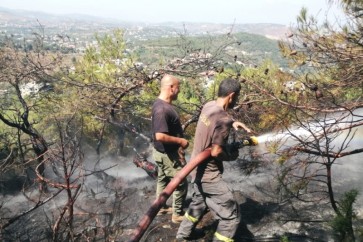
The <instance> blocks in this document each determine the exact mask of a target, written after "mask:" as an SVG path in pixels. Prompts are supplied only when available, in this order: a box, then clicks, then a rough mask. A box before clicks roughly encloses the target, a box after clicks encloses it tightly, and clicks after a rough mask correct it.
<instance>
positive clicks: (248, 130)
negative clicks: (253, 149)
mask: <svg viewBox="0 0 363 242" xmlns="http://www.w3.org/2000/svg"><path fill="white" fill-rule="evenodd" d="M232 126H233V128H234V129H235V130H238V129H239V128H242V129H244V130H245V131H246V132H247V133H248V134H249V133H252V130H251V129H249V128H247V126H246V125H245V124H244V123H242V122H238V121H234V122H233V124H232Z"/></svg>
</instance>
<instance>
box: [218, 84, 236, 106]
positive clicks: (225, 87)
mask: <svg viewBox="0 0 363 242" xmlns="http://www.w3.org/2000/svg"><path fill="white" fill-rule="evenodd" d="M240 91H241V84H240V83H239V81H238V80H235V79H231V78H227V79H224V80H223V81H222V82H221V84H219V89H218V97H221V98H226V97H228V98H229V100H228V101H229V103H228V108H233V107H234V105H236V103H237V100H238V97H239V93H240Z"/></svg>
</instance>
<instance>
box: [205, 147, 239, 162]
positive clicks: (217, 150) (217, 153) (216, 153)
mask: <svg viewBox="0 0 363 242" xmlns="http://www.w3.org/2000/svg"><path fill="white" fill-rule="evenodd" d="M238 155H239V152H238V150H234V151H233V152H232V153H231V154H229V153H227V152H226V150H224V149H223V147H222V146H220V145H217V144H212V149H211V156H212V157H214V158H216V159H218V160H222V161H232V160H236V159H237V158H238Z"/></svg>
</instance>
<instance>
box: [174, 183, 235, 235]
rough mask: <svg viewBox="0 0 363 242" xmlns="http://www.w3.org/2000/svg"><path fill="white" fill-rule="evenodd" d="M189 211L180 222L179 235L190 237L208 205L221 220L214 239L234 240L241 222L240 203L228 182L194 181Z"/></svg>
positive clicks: (215, 216)
mask: <svg viewBox="0 0 363 242" xmlns="http://www.w3.org/2000/svg"><path fill="white" fill-rule="evenodd" d="M193 188H194V192H193V197H192V201H191V203H190V205H189V208H188V211H187V213H186V214H185V217H184V220H183V222H182V223H181V224H180V227H179V230H178V233H177V234H178V235H179V236H183V237H188V236H189V235H190V234H191V233H192V231H193V229H194V227H195V226H196V224H197V222H198V221H199V219H200V218H201V217H202V216H203V214H204V212H205V210H206V209H207V207H208V208H209V210H210V211H211V212H212V214H213V216H214V218H215V219H216V220H218V221H219V223H218V227H217V230H216V233H215V236H214V241H233V240H232V238H233V237H234V235H235V233H236V230H237V227H238V225H239V222H240V213H239V210H238V204H237V202H236V200H235V198H234V196H233V194H232V192H231V190H230V189H229V187H228V186H227V184H226V182H224V181H223V180H219V181H217V182H212V183H206V182H203V183H194V184H193Z"/></svg>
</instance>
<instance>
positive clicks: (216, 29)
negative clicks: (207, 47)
mask: <svg viewBox="0 0 363 242" xmlns="http://www.w3.org/2000/svg"><path fill="white" fill-rule="evenodd" d="M39 23H41V24H42V25H44V26H45V28H53V27H56V26H58V27H59V28H60V29H63V30H66V29H67V28H68V29H73V30H74V29H85V28H87V29H89V30H97V29H102V28H116V27H117V28H123V29H129V30H130V31H135V30H140V31H145V32H150V31H148V30H150V29H152V30H155V29H159V30H161V29H163V30H164V31H157V32H159V36H154V37H161V36H163V35H165V34H168V33H169V34H170V33H172V32H174V33H183V32H184V31H185V30H186V31H187V32H188V34H190V35H202V34H207V33H208V34H210V35H218V34H227V33H230V32H231V33H238V32H245V33H252V34H258V35H262V36H265V37H267V38H271V39H280V38H283V37H284V36H285V34H286V32H288V26H285V25H281V24H273V23H258V24H233V23H231V24H215V23H191V22H187V23H181V22H180V23H179V22H164V23H158V24H150V23H141V22H125V21H119V20H115V19H107V18H99V17H94V16H88V15H80V14H73V15H54V14H48V13H43V12H31V11H21V10H11V9H6V8H1V7H0V28H1V30H2V31H3V30H4V29H5V30H9V28H16V27H23V28H24V27H34V26H36V25H38V24H39Z"/></svg>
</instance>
